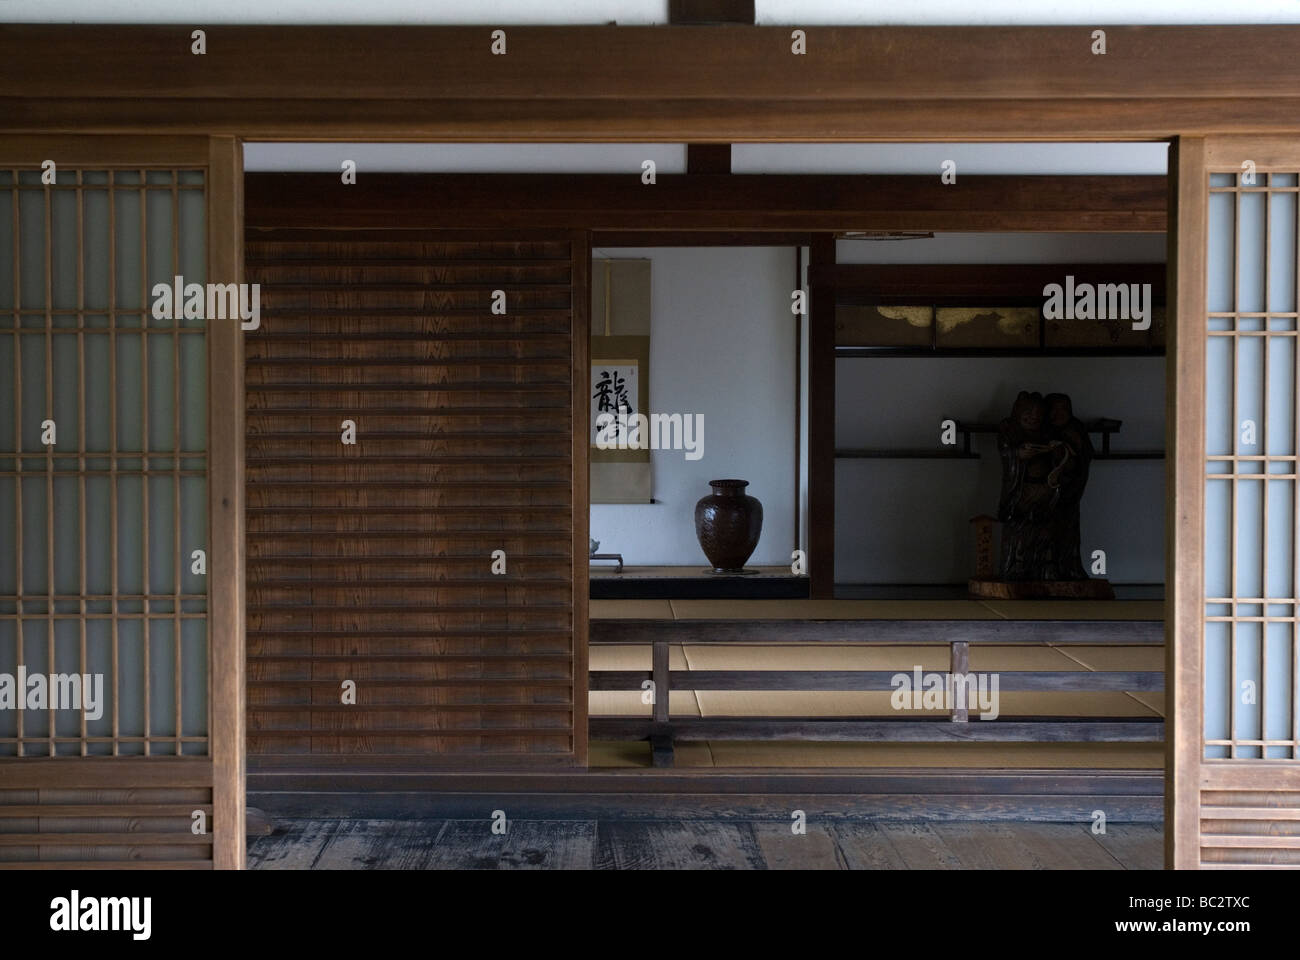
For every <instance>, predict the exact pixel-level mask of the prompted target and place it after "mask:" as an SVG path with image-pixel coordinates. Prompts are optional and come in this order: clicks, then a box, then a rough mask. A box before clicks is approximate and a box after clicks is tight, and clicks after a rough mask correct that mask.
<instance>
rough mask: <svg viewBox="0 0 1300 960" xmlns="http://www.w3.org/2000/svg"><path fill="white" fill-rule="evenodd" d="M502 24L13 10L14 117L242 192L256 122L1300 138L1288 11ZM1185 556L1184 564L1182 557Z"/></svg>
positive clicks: (277, 127) (8, 77)
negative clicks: (242, 155)
mask: <svg viewBox="0 0 1300 960" xmlns="http://www.w3.org/2000/svg"><path fill="white" fill-rule="evenodd" d="M490 29H491V28H489V27H400V28H397V27H355V26H346V27H307V26H303V27H213V28H210V29H208V30H207V52H206V54H204V55H203V56H202V58H200V57H199V56H197V55H195V54H193V53H191V50H190V44H191V40H190V30H191V28H190V27H188V26H140V27H134V26H100V25H96V26H80V25H66V26H65V25H59V26H46V25H39V26H30V25H4V26H0V76H3V80H4V83H3V85H2V86H3V89H4V91H5V95H4V96H3V97H0V137H5V138H11V137H13V136H16V135H21V134H88V133H103V134H113V135H115V136H117V137H119V138H121V137H123V136H129V135H135V136H139V135H142V134H148V133H153V132H156V131H157V130H159V129H167V130H168V131H169V132H172V133H192V134H197V135H199V136H202V137H209V136H211V137H216V138H220V139H219V140H215V141H214V142H213V146H212V148H211V149H212V153H211V154H210V155H209V158H210V160H212V161H213V162H216V161H217V160H219V161H220V171H225V172H220V171H218V170H217V169H216V168H214V175H216V174H217V173H220V177H221V179H220V181H219V182H220V183H222V184H223V187H222V189H223V191H224V195H225V196H228V197H231V198H233V197H234V196H235V195H236V192H237V186H238V185H237V184H236V183H235V182H234V171H235V170H237V161H238V144H239V143H240V142H241V141H242V140H319V141H328V140H351V141H357V140H404V141H438V140H442V141H463V142H475V141H478V142H493V141H504V142H512V141H514V142H535V141H554V142H573V141H578V142H614V141H630V142H643V141H666V142H691V143H710V142H786V141H818V142H870V141H889V140H905V141H1000V140H1001V141H1005V140H1040V141H1085V140H1171V141H1175V142H1177V143H1178V144H1179V146H1178V151H1177V153H1176V157H1177V164H1178V169H1179V170H1186V169H1190V166H1189V165H1191V164H1193V163H1195V162H1196V156H1197V152H1198V150H1203V149H1204V142H1203V141H1201V140H1199V138H1200V137H1203V136H1206V135H1227V134H1239V135H1251V136H1256V137H1258V136H1270V135H1271V136H1275V137H1277V138H1278V139H1279V142H1284V141H1287V140H1289V141H1290V142H1294V140H1295V138H1297V137H1300V97H1298V96H1296V95H1295V91H1297V90H1300V60H1297V58H1295V56H1294V50H1295V49H1296V48H1297V47H1300V26H1293V25H1286V26H1278V25H1271V26H1258V27H1256V26H1232V27H1224V26H1195V27H1108V28H1106V31H1107V45H1108V50H1107V52H1106V54H1105V55H1104V56H1098V55H1095V54H1093V53H1092V52H1091V50H1090V44H1091V28H1089V27H887V28H860V27H817V28H809V29H808V30H807V31H805V34H806V40H807V44H808V51H809V52H808V53H807V54H804V55H798V56H796V55H794V54H793V53H792V52H791V48H790V42H791V28H789V27H741V26H731V27H727V28H726V34H727V36H726V41H727V42H726V43H725V44H720V43H718V42H717V41H718V38H719V34H718V33H717V31H716V30H715V29H714V28H710V27H680V26H673V27H659V26H657V27H651V28H637V27H508V28H505V29H506V30H507V34H508V37H509V41H508V42H509V45H510V46H509V54H508V55H507V56H504V57H494V56H492V55H491V53H490V51H489V36H490ZM573 51H581V57H580V58H575V57H574V56H573ZM250 63H257V64H259V69H258V70H256V71H254V70H249V69H248V65H249V64H250ZM918 64H925V65H926V69H923V70H922V69H916V66H917V65H918ZM52 67H53V68H52ZM787 67H788V69H787ZM119 142H120V141H119ZM101 162H102V161H101ZM214 182H215V181H214ZM1193 193H1194V192H1189V193H1187V194H1186V195H1183V194H1180V196H1179V202H1178V205H1177V208H1178V210H1179V214H1178V215H1179V216H1181V219H1179V220H1175V221H1174V223H1173V224H1171V228H1170V238H1171V241H1170V242H1171V245H1172V257H1171V266H1176V269H1177V276H1176V279H1175V281H1174V283H1175V285H1176V289H1177V291H1181V292H1182V295H1181V296H1178V299H1177V305H1176V308H1175V309H1176V311H1177V313H1176V318H1177V321H1176V323H1175V324H1171V325H1170V328H1171V343H1170V346H1169V351H1168V356H1169V360H1168V363H1169V367H1168V369H1169V370H1170V372H1171V374H1172V375H1173V376H1172V378H1171V380H1170V384H1169V390H1170V394H1171V398H1172V399H1171V403H1172V404H1174V406H1173V407H1171V409H1172V410H1174V411H1175V416H1174V417H1173V418H1172V419H1171V422H1170V428H1169V429H1170V447H1169V449H1171V450H1175V451H1176V454H1175V456H1174V457H1173V458H1172V460H1171V461H1170V464H1169V469H1170V471H1171V474H1172V475H1171V477H1170V489H1171V491H1174V492H1175V493H1176V494H1177V496H1176V497H1175V498H1174V500H1175V502H1174V505H1171V508H1170V509H1171V516H1170V527H1169V544H1168V550H1169V553H1168V556H1169V558H1170V578H1171V579H1170V589H1171V598H1170V601H1169V603H1170V618H1169V622H1168V626H1167V630H1168V638H1169V643H1168V648H1169V654H1168V655H1169V658H1170V660H1169V667H1170V671H1171V674H1172V675H1173V676H1175V677H1176V682H1175V683H1174V684H1173V685H1172V687H1173V689H1174V691H1175V695H1174V703H1175V710H1174V714H1173V715H1172V716H1171V718H1170V719H1171V735H1170V742H1171V744H1172V743H1173V742H1174V739H1173V738H1174V737H1175V736H1182V734H1181V733H1179V732H1178V731H1180V730H1181V731H1186V730H1187V729H1188V725H1189V723H1190V722H1192V721H1194V719H1195V718H1194V716H1192V715H1190V714H1189V713H1187V712H1186V711H1187V710H1189V709H1190V708H1188V707H1186V703H1187V702H1188V701H1186V697H1187V696H1188V691H1190V690H1192V689H1193V687H1192V686H1191V685H1192V683H1193V681H1194V680H1195V681H1197V682H1199V663H1194V662H1193V661H1192V660H1191V659H1190V657H1191V649H1190V647H1189V646H1188V645H1186V644H1183V643H1181V642H1180V640H1179V637H1180V633H1179V631H1178V630H1177V628H1176V627H1177V624H1182V623H1186V622H1187V619H1186V618H1187V617H1188V615H1189V611H1190V610H1191V602H1192V598H1193V597H1194V596H1195V595H1197V592H1198V591H1199V590H1200V589H1201V585H1200V584H1199V583H1197V582H1195V581H1194V577H1195V576H1199V571H1200V569H1201V564H1200V560H1201V551H1202V550H1203V544H1202V543H1201V542H1200V539H1199V531H1198V532H1197V533H1196V534H1195V536H1193V534H1192V533H1191V528H1190V526H1189V523H1190V521H1189V519H1188V516H1189V511H1190V512H1198V511H1197V509H1196V508H1195V503H1194V501H1195V498H1196V497H1197V496H1199V494H1197V493H1196V492H1194V491H1192V490H1191V487H1190V486H1189V485H1190V484H1191V480H1190V478H1189V476H1188V473H1187V471H1186V470H1180V469H1179V465H1180V464H1182V463H1184V458H1185V456H1186V455H1187V453H1186V452H1187V450H1189V449H1191V446H1190V445H1191V444H1192V443H1193V442H1194V440H1195V439H1196V438H1198V437H1200V436H1201V435H1200V434H1198V433H1196V432H1195V430H1196V429H1198V428H1196V427H1195V426H1194V418H1193V415H1192V413H1190V412H1189V411H1191V410H1192V409H1193V404H1195V403H1196V402H1197V399H1198V396H1199V395H1198V394H1197V393H1196V390H1197V388H1196V386H1195V383H1196V382H1197V377H1196V376H1195V375H1194V374H1195V372H1196V369H1197V368H1196V366H1195V364H1196V362H1197V358H1198V354H1197V353H1196V348H1195V346H1194V338H1189V337H1182V338H1180V337H1179V336H1178V334H1177V333H1174V332H1173V330H1174V328H1175V327H1176V328H1177V329H1178V330H1179V331H1184V332H1185V331H1188V330H1191V329H1193V328H1192V326H1191V324H1193V323H1198V324H1199V323H1200V321H1201V318H1199V317H1197V316H1196V315H1195V311H1196V310H1197V309H1198V304H1199V303H1200V302H1201V300H1203V297H1204V291H1203V289H1202V290H1201V293H1200V294H1199V295H1198V294H1197V293H1196V291H1197V289H1198V288H1203V285H1204V282H1205V277H1204V259H1203V256H1202V255H1200V254H1198V253H1197V252H1196V251H1195V250H1193V249H1192V245H1188V244H1181V245H1180V244H1178V243H1177V241H1178V239H1179V237H1180V236H1191V237H1195V236H1196V235H1197V230H1198V229H1199V230H1202V231H1203V229H1204V224H1203V222H1202V223H1200V224H1199V226H1198V221H1197V220H1196V219H1195V218H1196V217H1198V216H1201V214H1198V213H1197V212H1196V211H1195V210H1194V209H1193V208H1192V207H1191V206H1190V205H1185V201H1186V200H1188V199H1192V198H1193ZM222 207H223V210H225V211H226V212H223V213H221V214H220V216H219V218H217V219H216V220H214V222H213V224H212V225H211V227H210V232H209V239H210V243H212V244H213V250H214V251H215V255H216V256H217V257H218V258H219V260H218V263H217V265H218V266H222V265H224V267H222V269H225V270H227V271H229V270H234V269H237V261H238V256H237V251H238V244H239V237H240V235H241V234H242V224H241V218H242V210H241V209H240V207H239V204H238V203H237V202H234V203H232V204H230V205H229V206H227V205H226V204H225V203H224V201H223V204H222ZM232 261H233V262H232ZM218 272H219V271H218ZM1176 295H1177V294H1176ZM1198 296H1199V297H1200V298H1201V300H1197V297H1198ZM1180 340H1181V341H1182V343H1183V346H1182V348H1179V346H1178V344H1179V342H1180ZM219 347H220V350H219V353H218V358H219V359H220V360H221V363H220V364H219V365H218V367H217V368H216V369H214V371H213V373H214V374H215V376H214V377H212V378H211V380H210V390H211V397H210V403H211V404H212V407H211V415H212V416H213V417H214V418H215V417H217V416H219V415H220V414H221V413H225V414H226V415H227V416H228V417H231V418H236V419H234V420H230V421H227V422H225V423H223V424H215V423H214V425H213V426H214V431H216V432H214V433H213V435H212V436H211V437H210V444H212V445H211V446H210V451H209V453H210V456H211V457H212V462H213V463H218V462H224V463H225V464H226V467H225V468H223V469H224V470H231V471H233V470H234V469H235V467H236V466H237V465H239V464H240V462H241V457H242V437H241V435H240V432H239V430H238V425H239V424H238V419H237V417H238V414H237V411H238V410H240V409H241V408H242V401H240V400H238V399H236V401H235V402H233V403H231V402H230V400H231V398H232V397H235V398H238V397H239V396H240V391H239V390H238V389H236V388H237V386H238V380H237V377H238V374H236V373H235V372H234V366H233V364H227V363H226V362H225V360H226V359H227V358H229V355H230V354H231V353H232V352H233V353H235V354H236V355H237V354H238V350H237V349H234V348H235V347H237V344H229V343H226V344H220V345H219ZM1201 371H1202V372H1203V367H1202V368H1201ZM218 404H222V406H218ZM575 424H576V420H575ZM217 444H219V445H220V446H218V445H217ZM217 482H218V483H219V484H220V489H221V490H222V491H224V492H223V494H222V500H221V507H222V509H223V510H229V511H232V512H233V514H234V515H233V516H229V515H228V516H227V517H226V519H225V520H224V521H223V523H222V526H221V532H222V539H223V540H224V541H225V542H226V545H227V548H228V549H232V550H238V551H239V556H240V558H241V559H240V561H239V562H240V563H242V536H241V532H242V519H241V517H242V495H241V493H240V492H239V490H238V486H239V485H238V483H234V484H231V483H230V482H229V479H228V478H227V479H221V478H218V479H217ZM214 494H215V490H214ZM1179 496H1183V497H1184V499H1182V500H1179V499H1178V497H1179ZM1187 497H1190V498H1192V499H1190V500H1189V499H1186V498H1187ZM236 508H238V509H236ZM1190 558H1195V561H1196V562H1195V563H1194V564H1193V565H1192V567H1191V568H1190V570H1189V568H1188V567H1187V566H1179V564H1178V562H1177V561H1180V560H1181V562H1182V563H1183V564H1186V563H1187V561H1188V560H1189V559H1190ZM575 571H576V562H575ZM230 577H231V574H230V571H229V570H228V569H227V570H225V571H223V572H221V573H220V574H219V577H218V579H219V580H220V582H222V583H224V584H225V585H224V586H223V587H222V588H221V589H222V593H214V594H213V598H214V600H213V606H214V608H216V607H224V612H222V610H218V609H214V610H213V614H214V616H216V617H218V618H222V617H224V618H225V620H224V623H225V624H226V626H223V627H221V629H220V632H219V634H218V633H214V638H216V637H218V636H219V637H220V644H221V648H222V654H221V657H222V659H221V660H220V661H219V665H220V666H221V668H222V669H223V670H225V671H228V672H227V673H225V674H224V675H223V676H221V677H220V678H216V677H214V683H217V682H219V683H220V689H221V690H222V691H223V694H222V696H223V698H225V699H223V702H222V703H221V704H215V703H214V705H213V706H214V711H215V710H217V709H218V708H219V709H221V710H223V711H224V710H230V709H231V708H235V707H239V706H240V705H241V704H242V696H243V693H242V691H243V681H244V677H243V662H242V642H241V643H238V644H233V645H232V642H233V640H234V639H236V638H237V637H240V636H241V635H242V617H243V613H242V578H238V581H237V582H232V581H231V579H230ZM217 582H218V581H217V580H214V581H213V583H214V586H215V584H216V583H217ZM223 595H224V601H223ZM1199 616H1200V613H1199V611H1198V612H1197V617H1198V619H1199ZM236 647H237V648H238V652H236V649H235V648H236ZM216 665H218V662H217V661H215V660H214V666H216ZM1198 696H1199V694H1198ZM1180 697H1181V698H1182V699H1180ZM234 713H235V714H236V715H237V716H236V717H235V718H234V719H233V720H232V721H231V723H230V724H229V725H221V726H217V727H214V730H213V732H214V734H216V733H217V732H218V731H221V734H220V735H221V736H222V737H228V738H230V742H231V743H238V742H239V741H238V737H239V736H241V735H242V722H243V721H242V709H234ZM1179 756H1180V755H1179V754H1178V753H1177V751H1176V750H1175V748H1174V747H1172V746H1171V748H1170V768H1169V773H1168V776H1167V779H1166V787H1167V792H1168V796H1169V801H1168V802H1169V803H1170V805H1171V806H1170V810H1171V816H1170V819H1169V824H1170V829H1171V832H1170V839H1171V843H1170V849H1171V854H1170V855H1171V856H1172V857H1173V860H1172V861H1171V863H1173V864H1175V865H1180V866H1183V865H1189V864H1188V862H1187V861H1186V860H1185V859H1184V853H1183V852H1180V851H1179V849H1178V844H1179V843H1181V842H1185V840H1186V836H1187V835H1186V833H1183V832H1181V831H1180V828H1186V827H1188V825H1189V817H1191V816H1192V815H1193V809H1192V808H1191V807H1189V806H1187V804H1188V802H1189V801H1188V800H1187V795H1186V791H1187V789H1188V788H1190V787H1192V786H1193V785H1192V784H1190V783H1185V782H1184V781H1183V779H1182V778H1183V777H1184V776H1185V774H1186V770H1185V769H1183V767H1182V766H1181V765H1180V762H1179ZM219 763H220V768H221V770H222V777H223V782H224V783H225V784H226V786H227V787H229V786H231V785H232V784H235V783H236V782H238V786H239V791H238V792H239V798H238V799H236V800H232V801H230V803H231V807H230V808H229V809H230V810H231V811H232V812H235V813H236V814H237V815H241V816H242V777H243V749H242V745H241V746H240V747H239V748H238V749H237V750H236V751H235V752H232V753H230V754H229V755H227V756H226V757H225V758H224V759H222V760H220V761H219ZM240 833H241V837H240V841H239V844H240V846H239V848H238V849H237V848H234V847H232V848H231V850H230V854H229V855H223V856H222V857H221V862H220V863H219V865H221V866H234V867H238V866H240V865H242V858H241V857H239V856H238V853H239V849H242V820H241V822H240ZM1175 841H1177V842H1175Z"/></svg>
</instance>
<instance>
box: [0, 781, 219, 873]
mask: <svg viewBox="0 0 1300 960" xmlns="http://www.w3.org/2000/svg"><path fill="white" fill-rule="evenodd" d="M196 811H197V812H201V813H202V814H203V816H204V817H205V827H206V832H204V833H201V834H195V833H193V832H192V826H193V824H194V820H193V815H194V813H195V812H196ZM220 829H221V825H220V824H219V823H217V822H216V821H215V819H214V816H213V799H212V761H211V760H210V759H209V758H207V757H149V758H143V757H141V758H134V757H104V758H98V757H69V758H33V759H8V760H5V761H4V763H3V769H2V770H0V869H10V868H15V867H21V868H27V869H42V868H45V867H47V866H50V865H58V866H59V867H61V868H67V869H71V868H74V867H75V868H84V869H93V868H99V867H104V868H113V869H120V868H123V867H133V866H141V867H155V866H157V865H158V864H160V863H161V864H164V865H165V864H168V863H171V862H176V863H183V864H184V865H185V866H186V867H195V868H200V869H203V868H210V867H211V866H212V847H213V842H214V838H215V835H216V832H217V831H218V830H220Z"/></svg>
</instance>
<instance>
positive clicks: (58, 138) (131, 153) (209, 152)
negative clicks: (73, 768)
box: [0, 132, 246, 869]
mask: <svg viewBox="0 0 1300 960" xmlns="http://www.w3.org/2000/svg"><path fill="white" fill-rule="evenodd" d="M46 160H54V161H55V163H56V165H57V166H56V169H57V168H58V167H66V168H72V169H75V168H78V167H86V168H91V169H102V168H127V169H134V168H135V167H136V165H141V164H144V165H148V166H159V165H161V166H170V167H175V168H178V169H189V170H195V169H197V170H203V171H204V172H205V175H206V179H205V183H204V193H205V198H206V200H207V203H206V206H205V216H206V227H207V234H206V244H207V257H206V261H207V280H208V281H210V282H220V283H231V282H234V283H238V282H241V281H242V279H243V229H242V222H243V155H242V148H241V145H240V143H239V142H238V141H237V140H235V138H233V137H202V136H182V137H176V136H112V137H110V136H98V135H94V134H90V135H79V134H59V135H19V136H9V135H5V134H4V133H2V132H0V166H5V167H11V168H19V167H30V168H34V169H39V168H40V166H41V164H42V162H44V161H46ZM206 340H207V346H208V362H207V381H208V396H207V424H206V426H207V434H208V446H207V451H208V460H207V462H208V478H207V481H208V510H207V525H206V530H207V535H208V540H207V544H206V545H205V546H206V551H207V563H208V611H207V613H208V696H209V701H208V708H209V709H208V756H207V757H177V758H171V757H157V758H152V757H148V758H134V757H112V758H108V757H94V758H84V759H83V758H50V759H45V758H32V759H31V760H17V761H8V760H0V764H3V763H6V762H16V763H18V764H20V765H21V766H22V767H25V768H26V769H25V770H24V771H22V775H23V776H24V777H25V778H26V779H27V780H28V781H29V782H30V783H31V784H32V785H33V786H38V785H39V786H50V785H54V784H66V785H71V784H72V783H75V782H76V781H75V778H73V777H70V776H69V774H68V769H67V766H66V764H67V762H68V760H72V761H74V762H76V761H80V762H81V763H82V764H87V766H85V767H83V769H86V770H89V771H90V772H89V773H88V774H87V778H88V785H93V786H95V787H102V788H106V789H107V788H131V787H139V786H142V785H144V784H146V783H148V784H149V785H150V786H167V785H171V786H196V787H204V786H211V788H212V821H211V824H210V829H211V831H212V835H213V837H212V839H213V851H212V853H213V865H214V866H215V867H216V868H218V869H241V868H242V867H243V865H244V860H245V845H246V839H245V777H244V754H245V745H244V725H245V717H244V698H245V692H244V690H245V688H244V643H243V637H244V509H243V501H244V487H243V472H244V471H243V462H244V441H243V435H244V407H243V381H244V365H243V334H242V331H241V330H240V328H239V324H238V322H236V321H231V322H228V323H215V324H212V325H210V326H209V327H208V330H207V333H206ZM209 762H210V766H209ZM60 765H63V766H60ZM162 765H167V766H162ZM89 781H93V784H91V783H89ZM139 864H140V865H141V866H146V867H147V866H148V865H149V861H147V860H144V861H139Z"/></svg>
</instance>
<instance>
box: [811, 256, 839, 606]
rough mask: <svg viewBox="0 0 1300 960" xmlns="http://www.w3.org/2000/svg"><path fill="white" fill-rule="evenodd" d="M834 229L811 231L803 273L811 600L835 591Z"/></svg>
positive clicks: (825, 596)
mask: <svg viewBox="0 0 1300 960" xmlns="http://www.w3.org/2000/svg"><path fill="white" fill-rule="evenodd" d="M834 265H835V236H834V234H829V233H826V234H818V235H817V236H815V237H813V241H812V246H811V248H810V249H809V256H808V268H809V269H808V273H809V278H808V279H809V286H810V287H811V290H810V294H811V297H810V299H811V301H812V303H811V312H810V313H809V318H808V319H809V326H808V577H809V580H810V581H811V582H810V585H809V591H810V595H811V596H812V598H813V599H814V600H829V599H831V598H833V597H834V596H835V287H834V285H833V282H832V281H831V280H830V274H831V270H832V268H833V267H834Z"/></svg>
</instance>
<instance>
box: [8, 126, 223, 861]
mask: <svg viewBox="0 0 1300 960" xmlns="http://www.w3.org/2000/svg"><path fill="white" fill-rule="evenodd" d="M239 166H240V159H239V147H238V144H237V143H236V142H235V141H234V140H231V139H211V140H209V139H208V138H204V137H191V138H149V137H103V138H94V137H77V138H73V137H61V138H13V139H9V140H0V382H2V383H3V384H4V400H3V402H2V403H0V406H2V407H3V409H4V414H3V416H0V544H2V545H3V546H2V548H0V867H6V866H22V867H28V868H30V867H37V866H38V867H54V868H69V867H76V866H86V867H100V866H112V867H123V866H139V867H149V868H157V867H176V868H211V867H212V866H214V865H215V866H220V867H227V868H238V867H242V866H243V860H244V784H243V766H242V756H243V744H242V724H243V718H242V716H241V714H242V709H241V698H242V686H243V676H242V669H243V666H242V656H243V653H242V637H241V632H240V621H241V618H242V601H241V597H240V592H239V582H240V573H239V566H240V563H241V556H240V551H241V549H242V540H241V527H242V509H241V504H240V487H239V485H238V483H237V482H236V483H234V484H233V485H232V482H231V481H232V480H233V479H234V478H237V477H238V476H239V472H240V471H239V459H240V456H241V455H242V452H241V450H240V447H239V445H238V444H237V443H235V442H234V440H235V438H236V437H238V436H239V434H240V432H241V429H242V426H241V422H242V409H241V408H240V407H239V406H238V404H236V405H235V406H233V407H232V406H231V405H230V401H231V399H232V397H233V398H234V399H236V400H237V399H238V398H239V395H240V389H239V382H240V377H241V375H242V370H241V367H240V365H239V363H238V358H239V349H238V344H239V336H240V330H239V322H238V320H237V319H229V320H227V319H211V318H205V316H204V315H203V314H202V312H201V311H200V312H199V313H198V314H195V313H193V312H184V311H182V310H180V309H170V308H169V305H163V304H160V302H159V301H158V299H157V297H156V296H155V288H156V286H157V285H158V284H164V285H166V286H168V287H169V288H171V287H172V286H173V284H174V283H175V282H176V278H177V277H183V283H186V284H189V283H194V284H205V283H211V282H221V283H227V282H229V283H234V282H237V281H238V280H239V270H240V259H239V255H238V240H237V238H238V236H239V228H240V213H239V202H238V193H239V191H238V184H239V183H240V182H241V181H242V177H241V174H240V169H239Z"/></svg>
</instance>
